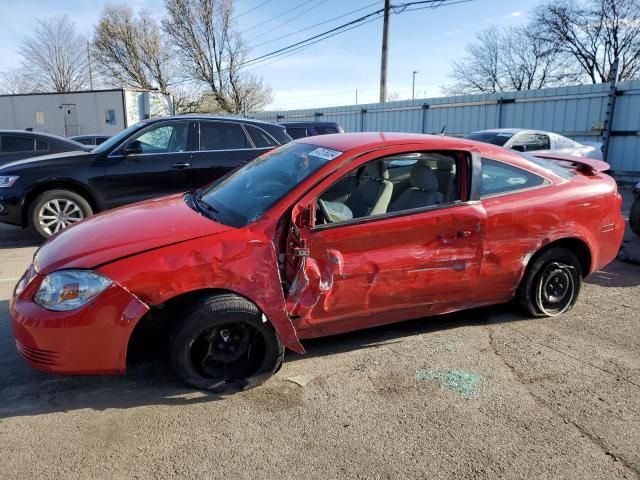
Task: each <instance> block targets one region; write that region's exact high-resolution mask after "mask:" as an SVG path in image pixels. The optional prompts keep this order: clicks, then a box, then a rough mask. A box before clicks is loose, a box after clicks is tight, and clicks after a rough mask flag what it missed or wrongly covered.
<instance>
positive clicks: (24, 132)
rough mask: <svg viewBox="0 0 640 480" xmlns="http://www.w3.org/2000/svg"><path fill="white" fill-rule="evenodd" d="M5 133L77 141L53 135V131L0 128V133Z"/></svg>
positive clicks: (70, 141)
mask: <svg viewBox="0 0 640 480" xmlns="http://www.w3.org/2000/svg"><path fill="white" fill-rule="evenodd" d="M5 134H9V135H25V136H28V137H46V138H50V139H51V140H58V141H63V142H69V143H77V142H74V141H73V140H71V139H70V138H66V137H61V136H60V135H55V134H53V133H47V132H30V131H29V130H0V135H5Z"/></svg>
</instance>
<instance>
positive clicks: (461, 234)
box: [456, 230, 471, 238]
mask: <svg viewBox="0 0 640 480" xmlns="http://www.w3.org/2000/svg"><path fill="white" fill-rule="evenodd" d="M456 236H457V237H458V238H469V237H470V236H471V230H458V232H457V233H456Z"/></svg>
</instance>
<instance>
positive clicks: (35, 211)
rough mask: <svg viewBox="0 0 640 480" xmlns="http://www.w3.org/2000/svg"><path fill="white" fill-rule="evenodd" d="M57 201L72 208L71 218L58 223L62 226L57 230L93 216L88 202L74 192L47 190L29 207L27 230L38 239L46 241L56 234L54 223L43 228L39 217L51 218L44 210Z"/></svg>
mask: <svg viewBox="0 0 640 480" xmlns="http://www.w3.org/2000/svg"><path fill="white" fill-rule="evenodd" d="M55 201H58V205H70V206H73V210H72V211H73V212H74V213H73V216H67V217H66V221H64V220H63V221H61V222H59V223H61V224H64V226H61V227H60V228H59V230H62V229H64V228H66V227H67V226H69V225H72V224H73V223H75V222H77V221H80V220H82V219H84V218H87V217H90V216H91V215H93V209H92V208H91V205H89V202H88V201H87V200H86V199H85V198H84V197H82V196H81V195H78V194H77V193H75V192H72V191H69V190H62V189H59V190H47V191H46V192H42V193H41V194H40V195H38V196H37V197H36V198H35V200H34V201H33V202H31V205H30V207H29V228H30V229H31V231H32V232H33V233H34V234H35V235H36V236H37V237H38V238H40V239H42V240H46V239H47V238H49V237H50V236H51V235H53V234H54V233H56V231H55V230H56V228H55V225H57V223H55V224H54V225H52V226H51V227H45V226H44V225H43V224H42V222H41V215H45V214H48V215H47V218H50V217H51V218H52V217H53V216H54V213H53V212H52V211H50V210H47V209H46V206H47V205H50V204H51V202H55Z"/></svg>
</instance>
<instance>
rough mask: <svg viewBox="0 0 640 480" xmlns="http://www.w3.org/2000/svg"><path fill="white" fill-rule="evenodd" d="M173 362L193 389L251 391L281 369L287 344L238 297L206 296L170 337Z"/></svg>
mask: <svg viewBox="0 0 640 480" xmlns="http://www.w3.org/2000/svg"><path fill="white" fill-rule="evenodd" d="M170 355H171V364H172V366H173V369H174V370H175V372H176V373H177V374H178V376H179V377H180V379H181V380H182V381H183V382H184V383H185V384H187V385H189V386H190V387H195V388H198V389H202V390H209V391H213V392H216V393H221V392H231V391H237V390H247V389H249V388H252V387H255V386H257V385H259V384H261V383H263V382H264V381H265V380H267V379H268V378H269V377H270V376H271V375H273V374H274V373H275V372H277V371H278V369H279V368H280V366H281V365H282V360H283V358H284V346H283V345H282V342H280V339H279V338H278V335H277V333H276V331H275V329H274V328H273V326H272V325H271V324H270V323H269V322H268V321H266V318H265V317H264V316H263V315H262V314H261V312H260V310H258V308H257V307H256V306H255V305H254V304H252V303H251V302H249V301H248V300H246V299H244V298H241V297H238V296H236V295H215V296H210V297H206V298H204V299H202V300H201V301H200V302H199V303H198V304H197V305H196V306H195V308H194V309H193V310H191V312H190V313H188V314H187V315H186V316H185V318H184V319H183V321H181V322H180V323H178V325H177V327H176V330H175V331H174V334H173V336H172V339H171V346H170Z"/></svg>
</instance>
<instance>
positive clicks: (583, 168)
mask: <svg viewBox="0 0 640 480" xmlns="http://www.w3.org/2000/svg"><path fill="white" fill-rule="evenodd" d="M531 155H533V156H534V157H538V158H544V159H546V160H553V161H558V162H568V163H572V164H573V165H574V166H575V167H576V170H578V171H580V172H583V173H586V174H589V175H593V174H594V173H598V172H606V171H607V170H610V169H611V165H609V164H608V163H607V162H604V161H602V160H596V159H595V158H584V157H572V156H569V155H560V154H557V153H548V152H539V153H538V152H531Z"/></svg>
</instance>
